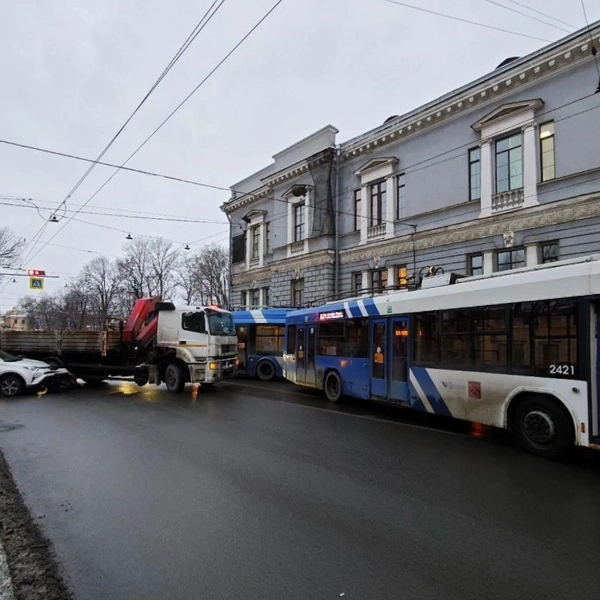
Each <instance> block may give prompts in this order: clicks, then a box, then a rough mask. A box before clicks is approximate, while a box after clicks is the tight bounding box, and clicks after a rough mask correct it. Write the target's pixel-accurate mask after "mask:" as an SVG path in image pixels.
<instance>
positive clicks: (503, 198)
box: [492, 188, 525, 213]
mask: <svg viewBox="0 0 600 600" xmlns="http://www.w3.org/2000/svg"><path fill="white" fill-rule="evenodd" d="M524 203H525V194H524V193H523V188H519V189H517V190H509V191H508V192H500V193H499V194H495V195H494V196H492V213H497V212H502V211H505V210H513V209H515V208H520V207H521V206H523V204H524Z"/></svg>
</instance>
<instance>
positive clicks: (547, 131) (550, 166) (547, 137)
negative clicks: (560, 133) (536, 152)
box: [540, 122, 556, 181]
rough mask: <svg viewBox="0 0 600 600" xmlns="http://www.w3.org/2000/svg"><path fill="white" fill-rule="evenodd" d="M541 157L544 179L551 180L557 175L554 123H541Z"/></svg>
mask: <svg viewBox="0 0 600 600" xmlns="http://www.w3.org/2000/svg"><path fill="white" fill-rule="evenodd" d="M540 158H541V172H542V181H550V180H551V179H554V178H555V177H556V164H555V159H554V123H552V122H550V123H542V124H541V125H540Z"/></svg>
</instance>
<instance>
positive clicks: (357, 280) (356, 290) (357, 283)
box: [352, 273, 362, 295]
mask: <svg viewBox="0 0 600 600" xmlns="http://www.w3.org/2000/svg"><path fill="white" fill-rule="evenodd" d="M361 292H362V273H352V293H353V294H357V295H358V294H360V293H361Z"/></svg>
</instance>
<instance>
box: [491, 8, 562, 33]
mask: <svg viewBox="0 0 600 600" xmlns="http://www.w3.org/2000/svg"><path fill="white" fill-rule="evenodd" d="M485 1H486V2H488V3H489V4H494V5H495V6H499V7H500V8H503V9H505V10H509V11H510V12H514V13H516V14H518V15H522V16H523V17H526V18H527V19H531V20H532V21H537V22H538V23H543V24H544V25H548V26H549V27H554V28H555V29H560V31H566V32H567V33H571V31H572V29H565V28H564V27H561V26H560V25H555V24H554V23H549V22H548V21H544V20H543V19H540V18H538V17H534V16H532V15H528V14H527V13H524V12H523V11H520V10H517V9H516V8H511V7H510V6H506V5H504V4H500V2H496V0H485Z"/></svg>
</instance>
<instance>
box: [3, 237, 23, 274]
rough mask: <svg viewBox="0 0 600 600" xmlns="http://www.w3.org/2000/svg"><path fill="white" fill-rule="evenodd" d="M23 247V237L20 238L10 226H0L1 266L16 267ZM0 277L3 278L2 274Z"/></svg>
mask: <svg viewBox="0 0 600 600" xmlns="http://www.w3.org/2000/svg"><path fill="white" fill-rule="evenodd" d="M22 247H23V240H22V239H20V238H18V237H17V236H16V235H15V234H14V233H13V232H12V231H11V230H10V229H9V228H8V227H2V228H0V267H3V268H14V266H15V263H16V262H17V260H18V258H19V254H20V251H21V248H22ZM0 279H2V277H1V276H0Z"/></svg>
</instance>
